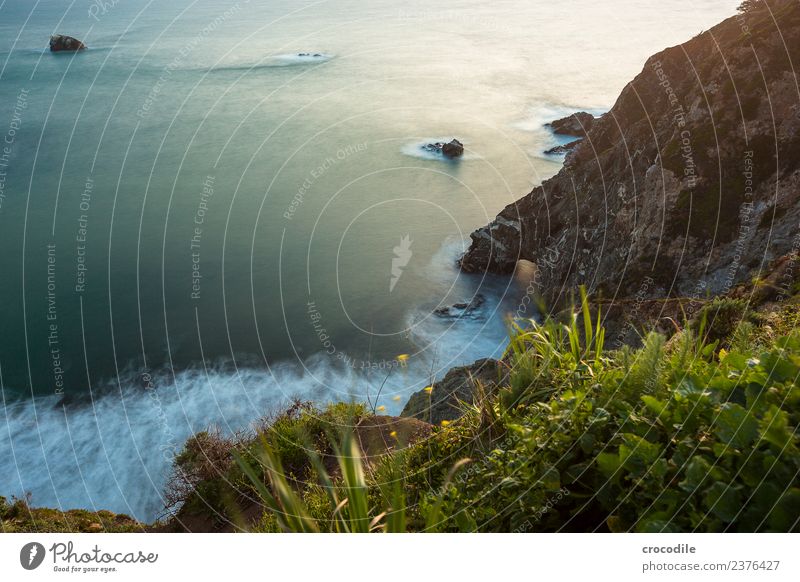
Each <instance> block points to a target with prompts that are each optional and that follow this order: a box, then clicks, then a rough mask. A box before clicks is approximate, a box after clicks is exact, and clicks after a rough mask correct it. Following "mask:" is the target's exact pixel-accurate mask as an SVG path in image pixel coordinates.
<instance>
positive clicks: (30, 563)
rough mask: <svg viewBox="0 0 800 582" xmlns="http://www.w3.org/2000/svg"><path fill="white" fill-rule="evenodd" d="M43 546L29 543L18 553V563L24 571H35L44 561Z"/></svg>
mask: <svg viewBox="0 0 800 582" xmlns="http://www.w3.org/2000/svg"><path fill="white" fill-rule="evenodd" d="M44 554H45V551H44V546H43V545H42V544H40V543H39V542H30V543H29V544H25V545H24V546H22V549H21V550H20V551H19V563H20V564H22V567H23V568H25V569H26V570H35V569H36V568H38V567H39V566H41V565H42V562H43V561H44Z"/></svg>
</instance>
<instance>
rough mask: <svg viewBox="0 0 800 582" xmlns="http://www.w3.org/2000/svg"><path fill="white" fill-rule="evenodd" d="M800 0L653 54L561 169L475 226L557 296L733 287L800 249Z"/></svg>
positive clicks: (509, 265)
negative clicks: (581, 288) (583, 290)
mask: <svg viewBox="0 0 800 582" xmlns="http://www.w3.org/2000/svg"><path fill="white" fill-rule="evenodd" d="M796 63H800V3H798V2H796V1H795V0H763V1H762V2H759V3H757V4H756V5H755V8H753V9H750V10H749V11H747V12H746V13H743V14H739V15H737V16H735V17H732V18H729V19H728V20H725V21H724V22H722V23H720V24H719V25H717V26H715V27H713V28H712V29H710V30H709V31H706V32H704V33H702V34H700V35H698V36H696V37H695V38H693V39H692V40H690V41H688V42H686V43H684V44H682V45H680V46H676V47H672V48H668V49H666V50H664V51H662V52H660V53H658V54H656V55H654V56H653V57H651V58H650V59H648V60H647V62H646V64H645V66H644V68H643V70H642V72H641V73H640V74H639V75H638V76H637V77H636V78H635V79H634V80H633V81H632V82H630V83H629V84H628V85H627V86H626V87H625V88H624V89H623V91H622V93H621V95H620V96H619V98H618V99H617V102H616V103H615V104H614V106H613V108H612V109H611V110H610V111H609V112H608V113H606V114H605V115H603V116H602V117H600V118H598V119H596V120H595V121H594V123H593V125H592V127H591V129H590V130H589V132H588V133H587V136H586V137H585V138H584V139H583V140H581V142H580V143H579V144H578V145H577V146H576V147H575V149H574V150H573V151H572V152H570V153H568V154H567V157H566V160H565V165H564V167H563V168H562V170H561V171H560V172H559V173H558V174H557V175H556V176H555V177H553V178H551V179H549V180H547V181H545V182H544V183H543V184H542V185H541V186H540V187H537V188H535V189H534V190H533V191H532V192H531V193H529V194H528V195H527V196H525V197H524V198H522V199H521V200H519V201H517V202H516V203H514V204H511V205H509V206H507V207H506V208H505V209H504V210H503V211H502V212H500V214H499V215H498V216H497V218H496V219H495V220H494V221H493V222H492V223H491V224H489V225H487V226H485V227H483V228H481V229H479V230H477V231H475V232H474V233H473V234H472V243H471V246H470V247H469V249H468V250H467V252H466V254H465V255H464V256H463V257H462V259H461V260H460V264H461V267H462V269H463V270H465V271H468V272H480V271H492V272H497V273H509V272H512V271H513V270H514V268H515V265H516V264H517V261H518V260H519V259H526V260H528V261H531V262H533V263H534V264H535V265H536V277H535V281H534V283H535V288H536V290H537V291H538V292H539V293H540V294H541V295H543V296H544V297H545V298H546V299H547V300H548V301H550V302H551V303H554V302H558V301H559V300H560V299H563V298H564V293H565V291H569V290H573V289H575V287H576V286H577V285H579V284H586V285H587V287H588V288H589V289H590V291H594V292H597V291H602V295H604V296H606V297H618V298H619V297H634V296H639V295H641V296H642V297H668V296H676V295H680V296H684V297H700V296H702V297H705V296H706V295H708V294H721V293H726V292H728V291H730V289H732V288H733V287H734V286H735V285H736V284H737V283H740V282H742V281H745V280H748V279H749V278H751V277H753V276H756V275H758V273H759V272H760V270H761V269H762V268H764V267H766V265H767V264H768V263H770V262H771V261H773V260H774V259H776V258H777V257H780V256H782V255H786V254H790V253H792V252H795V251H797V250H798V249H799V248H800V235H798V224H800V204H798V198H799V197H800V89H798V85H797V79H796V76H795V74H794V73H793V70H794V68H796Z"/></svg>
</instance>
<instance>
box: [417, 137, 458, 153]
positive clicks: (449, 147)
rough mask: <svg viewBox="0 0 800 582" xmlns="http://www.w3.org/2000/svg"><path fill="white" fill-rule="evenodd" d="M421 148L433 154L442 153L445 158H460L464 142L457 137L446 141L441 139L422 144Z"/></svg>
mask: <svg viewBox="0 0 800 582" xmlns="http://www.w3.org/2000/svg"><path fill="white" fill-rule="evenodd" d="M422 149H424V150H426V151H429V152H432V153H434V154H442V155H443V156H444V157H446V158H460V157H461V156H463V155H464V144H462V143H461V142H460V141H458V140H457V139H453V140H452V141H450V142H448V143H445V142H443V141H437V142H436V143H429V144H426V145H424V146H422Z"/></svg>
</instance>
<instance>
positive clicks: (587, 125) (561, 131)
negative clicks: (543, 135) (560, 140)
mask: <svg viewBox="0 0 800 582" xmlns="http://www.w3.org/2000/svg"><path fill="white" fill-rule="evenodd" d="M594 121H595V119H594V115H592V114H591V113H586V112H585V111H580V112H578V113H573V114H572V115H568V116H567V117H562V118H561V119H557V120H555V121H552V122H550V123H548V124H546V125H545V127H547V128H548V129H550V130H551V131H552V132H553V133H555V134H557V135H572V136H576V137H585V136H586V134H587V133H588V132H589V130H590V129H591V128H592V125H594Z"/></svg>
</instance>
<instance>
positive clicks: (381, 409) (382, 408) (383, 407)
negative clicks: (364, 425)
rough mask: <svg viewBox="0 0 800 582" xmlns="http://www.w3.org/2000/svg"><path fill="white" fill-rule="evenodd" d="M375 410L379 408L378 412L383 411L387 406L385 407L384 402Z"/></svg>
mask: <svg viewBox="0 0 800 582" xmlns="http://www.w3.org/2000/svg"><path fill="white" fill-rule="evenodd" d="M375 410H377V411H378V412H383V411H384V410H386V407H385V406H384V405H383V404H381V405H380V406H379V407H378V408H376V409H375Z"/></svg>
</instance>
